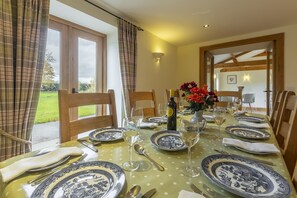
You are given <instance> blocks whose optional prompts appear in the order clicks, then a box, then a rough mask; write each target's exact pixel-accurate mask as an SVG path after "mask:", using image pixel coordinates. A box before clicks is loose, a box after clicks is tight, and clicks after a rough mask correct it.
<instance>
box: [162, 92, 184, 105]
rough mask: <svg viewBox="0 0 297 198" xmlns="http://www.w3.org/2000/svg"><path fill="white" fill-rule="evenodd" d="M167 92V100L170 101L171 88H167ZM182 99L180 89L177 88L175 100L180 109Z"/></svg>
mask: <svg viewBox="0 0 297 198" xmlns="http://www.w3.org/2000/svg"><path fill="white" fill-rule="evenodd" d="M165 94H166V102H168V101H169V99H170V90H169V89H166V90H165ZM180 100H181V98H180V94H179V90H178V89H176V90H174V101H175V102H176V106H177V108H178V109H179V102H180Z"/></svg>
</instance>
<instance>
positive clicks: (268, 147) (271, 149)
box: [223, 138, 280, 153]
mask: <svg viewBox="0 0 297 198" xmlns="http://www.w3.org/2000/svg"><path fill="white" fill-rule="evenodd" d="M223 144H224V145H228V146H237V147H240V148H243V149H245V150H247V151H252V152H257V153H279V152H280V151H279V150H278V148H277V147H276V146H275V145H274V144H269V143H250V142H244V141H241V140H237V139H232V138H224V139H223Z"/></svg>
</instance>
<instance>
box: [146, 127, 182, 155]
mask: <svg viewBox="0 0 297 198" xmlns="http://www.w3.org/2000/svg"><path fill="white" fill-rule="evenodd" d="M151 143H152V144H153V145H155V146H156V147H157V148H158V149H161V150H165V151H179V150H183V149H186V148H187V146H186V145H185V144H184V143H183V141H182V139H181V137H180V134H179V132H177V131H171V130H166V131H159V132H156V133H154V134H153V135H152V136H151Z"/></svg>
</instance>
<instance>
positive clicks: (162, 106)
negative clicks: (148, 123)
mask: <svg viewBox="0 0 297 198" xmlns="http://www.w3.org/2000/svg"><path fill="white" fill-rule="evenodd" d="M158 111H159V116H161V118H160V121H161V122H160V123H161V128H162V130H164V129H165V127H164V124H165V123H167V117H166V113H167V104H165V103H159V105H158Z"/></svg>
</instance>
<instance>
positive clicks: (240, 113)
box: [233, 111, 246, 116]
mask: <svg viewBox="0 0 297 198" xmlns="http://www.w3.org/2000/svg"><path fill="white" fill-rule="evenodd" d="M245 113H246V111H236V112H234V113H233V115H234V116H240V115H244V114H245Z"/></svg>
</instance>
